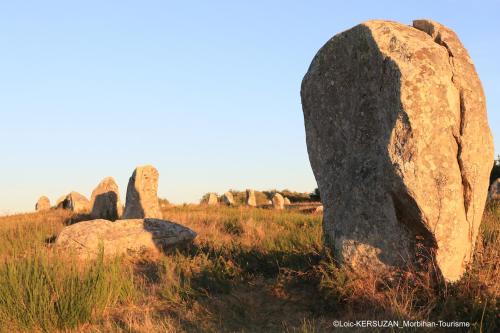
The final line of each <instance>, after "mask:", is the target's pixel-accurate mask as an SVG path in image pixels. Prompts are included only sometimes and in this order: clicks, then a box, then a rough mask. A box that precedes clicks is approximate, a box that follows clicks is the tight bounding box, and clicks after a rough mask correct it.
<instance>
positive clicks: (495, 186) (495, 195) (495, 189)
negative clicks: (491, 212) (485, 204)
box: [488, 178, 500, 200]
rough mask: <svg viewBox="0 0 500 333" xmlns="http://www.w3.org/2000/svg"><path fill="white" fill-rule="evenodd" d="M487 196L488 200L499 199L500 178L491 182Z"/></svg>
mask: <svg viewBox="0 0 500 333" xmlns="http://www.w3.org/2000/svg"><path fill="white" fill-rule="evenodd" d="M488 197H489V199H490V200H500V178H497V179H496V180H495V181H494V182H493V183H492V184H491V186H490V191H489V195H488Z"/></svg>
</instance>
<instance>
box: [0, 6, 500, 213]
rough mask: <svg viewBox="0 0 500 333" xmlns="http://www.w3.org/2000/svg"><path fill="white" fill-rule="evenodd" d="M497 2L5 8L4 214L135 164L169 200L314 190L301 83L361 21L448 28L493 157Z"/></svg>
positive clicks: (1, 96)
mask: <svg viewBox="0 0 500 333" xmlns="http://www.w3.org/2000/svg"><path fill="white" fill-rule="evenodd" d="M499 12H500V1H463V2H462V1H452V0H449V1H435V0H434V1H426V0H420V1H411V2H410V1H401V0H399V1H382V0H378V1H269V0H268V1H216V0H213V1H175V2H174V1H147V0H145V1H123V0H121V1H2V2H0V43H1V52H0V156H1V160H0V214H8V213H13V212H20V211H30V210H33V209H34V204H35V202H36V200H37V199H38V197H39V196H41V195H47V196H48V197H49V198H50V199H51V201H52V202H54V201H55V200H56V199H57V198H58V197H60V196H61V195H63V194H65V193H68V192H70V191H72V190H75V191H78V192H81V193H82V194H84V195H86V196H90V193H91V192H92V189H93V188H94V187H95V186H96V185H97V184H98V183H99V181H100V180H101V179H103V178H104V177H106V176H113V177H114V178H115V179H116V180H117V182H118V185H119V186H120V190H121V193H122V201H124V199H125V198H124V195H125V191H126V186H127V182H128V178H129V177H130V175H131V174H132V172H133V170H134V168H135V167H136V166H138V165H144V164H152V165H154V166H155V167H156V168H157V169H158V170H159V172H160V181H159V190H158V194H159V196H160V197H162V198H167V199H169V200H170V201H171V202H174V203H183V202H197V201H198V200H199V199H200V198H201V196H202V195H203V194H204V193H206V192H212V191H213V192H218V193H223V192H224V191H226V190H227V189H241V190H243V189H245V188H255V189H260V190H265V189H274V188H277V189H284V188H288V189H292V190H297V191H312V190H313V189H314V188H315V187H316V182H315V179H314V176H313V174H312V171H311V167H310V164H309V160H308V156H307V149H306V144H305V132H304V120H303V115H302V109H301V103H300V83H301V80H302V78H303V76H304V74H305V73H306V71H307V69H308V66H309V64H310V62H311V60H312V58H313V56H314V55H315V54H316V52H317V51H318V49H319V48H320V47H321V46H322V45H323V44H324V43H325V42H326V41H327V40H328V39H329V38H331V37H332V36H333V35H335V34H336V33H339V32H341V31H344V30H346V29H349V28H350V27H352V26H354V25H356V24H358V23H361V22H363V21H366V20H369V19H388V20H394V21H399V22H401V23H404V24H411V22H412V20H413V19H418V18H431V19H433V20H436V21H438V22H441V23H443V24H445V25H447V26H448V27H450V28H452V29H453V30H455V32H457V34H458V35H459V36H460V38H461V40H462V42H463V44H464V45H465V46H466V48H467V49H468V50H469V53H470V55H471V57H472V59H473V60H474V63H475V65H476V69H477V71H478V73H479V76H480V78H481V80H482V83H483V86H484V90H485V94H486V98H487V105H488V114H489V123H490V127H491V129H492V132H493V135H494V136H495V146H496V148H495V155H497V154H499V148H498V147H500V112H499V110H500V82H499V80H500V79H499V78H500V67H499V65H498V54H500V43H498V35H499V33H500V28H499V26H498V17H497V16H498V13H499Z"/></svg>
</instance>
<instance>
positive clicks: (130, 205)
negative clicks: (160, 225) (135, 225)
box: [122, 165, 163, 219]
mask: <svg viewBox="0 0 500 333" xmlns="http://www.w3.org/2000/svg"><path fill="white" fill-rule="evenodd" d="M158 178H159V173H158V170H156V168H155V167H153V166H151V165H146V166H140V167H137V168H136V169H135V170H134V173H133V174H132V177H130V179H129V181H128V186H127V198H126V201H125V211H124V213H123V217H122V218H123V219H142V218H162V217H163V215H162V213H161V210H160V204H159V202H158Z"/></svg>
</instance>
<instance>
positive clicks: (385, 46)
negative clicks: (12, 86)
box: [301, 20, 493, 281]
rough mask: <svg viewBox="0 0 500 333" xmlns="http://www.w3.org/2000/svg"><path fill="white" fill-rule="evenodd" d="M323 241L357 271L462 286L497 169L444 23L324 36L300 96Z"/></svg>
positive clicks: (370, 26) (478, 99)
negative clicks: (419, 274) (431, 276)
mask: <svg viewBox="0 0 500 333" xmlns="http://www.w3.org/2000/svg"><path fill="white" fill-rule="evenodd" d="M301 97H302V107H303V111H304V122H305V127H306V138H307V148H308V153H309V159H310V162H311V165H312V168H313V171H314V175H315V177H316V180H317V183H318V185H319V190H320V193H321V200H322V202H323V204H324V207H325V212H324V219H323V223H324V227H323V229H324V235H325V239H326V241H327V244H328V245H329V246H331V247H333V249H334V251H335V253H336V256H337V258H338V259H339V261H340V262H341V263H344V264H347V265H349V266H351V267H353V268H354V270H355V271H357V272H360V273H361V274H364V275H370V273H374V274H379V273H382V274H385V273H390V272H392V271H393V270H394V269H401V268H402V269H406V267H408V265H411V266H415V267H419V269H422V270H426V269H428V267H432V266H433V267H436V268H437V270H438V271H439V272H440V273H441V274H442V275H443V277H444V278H445V279H446V280H448V281H456V280H458V279H459V278H460V277H461V276H462V274H463V273H464V272H465V269H466V267H467V266H468V264H469V263H471V261H472V258H473V257H472V254H473V253H474V246H475V243H476V237H477V235H478V231H479V226H480V223H481V218H482V214H483V209H484V204H485V200H486V196H487V192H488V191H487V187H488V183H489V175H490V171H491V167H492V163H493V140H492V137H491V132H490V129H489V126H488V119H487V114H486V102H485V97H484V94H483V89H482V86H481V82H480V80H479V77H478V75H477V73H476V70H475V68H474V65H473V62H472V59H471V58H470V56H469V54H468V52H467V50H466V49H465V48H464V47H463V45H462V43H461V42H460V40H459V39H458V37H457V35H456V34H455V33H454V32H453V31H452V30H450V29H448V28H447V27H445V26H443V25H441V24H439V23H436V22H433V21H430V20H416V21H414V22H413V26H407V25H403V24H400V23H397V22H391V21H380V20H375V21H367V22H364V23H362V24H360V25H357V26H355V27H354V28H351V29H349V30H347V31H345V32H342V33H340V34H337V35H335V36H334V37H333V38H331V39H330V40H329V41H328V42H327V43H326V44H325V45H324V46H323V47H322V48H321V49H320V50H319V51H318V53H317V54H316V56H315V57H314V59H313V61H312V63H311V65H310V67H309V70H308V72H307V74H306V75H305V76H304V79H303V81H302V88H301Z"/></svg>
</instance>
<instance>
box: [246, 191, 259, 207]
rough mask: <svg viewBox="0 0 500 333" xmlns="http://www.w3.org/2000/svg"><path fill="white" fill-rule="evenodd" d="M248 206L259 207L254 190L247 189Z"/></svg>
mask: <svg viewBox="0 0 500 333" xmlns="http://www.w3.org/2000/svg"><path fill="white" fill-rule="evenodd" d="M247 206H250V207H257V199H256V198H255V191H254V190H250V189H249V190H247Z"/></svg>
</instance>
